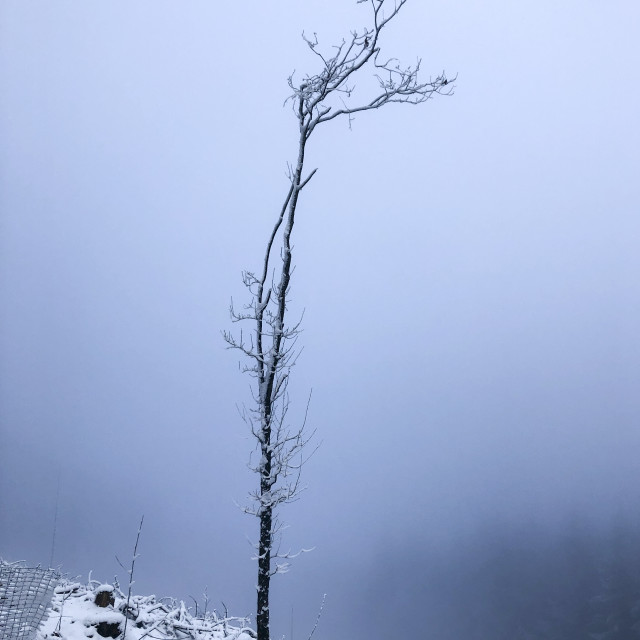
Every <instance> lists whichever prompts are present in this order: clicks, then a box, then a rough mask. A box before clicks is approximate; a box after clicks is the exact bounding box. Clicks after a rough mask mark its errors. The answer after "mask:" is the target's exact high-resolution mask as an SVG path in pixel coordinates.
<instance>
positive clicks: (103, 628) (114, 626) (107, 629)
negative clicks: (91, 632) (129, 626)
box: [96, 622, 120, 638]
mask: <svg viewBox="0 0 640 640" xmlns="http://www.w3.org/2000/svg"><path fill="white" fill-rule="evenodd" d="M96 631H97V632H98V634H99V635H101V636H102V637H103V638H118V637H119V636H120V625H119V624H118V623H117V622H100V623H99V624H98V625H97V626H96Z"/></svg>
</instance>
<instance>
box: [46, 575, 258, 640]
mask: <svg viewBox="0 0 640 640" xmlns="http://www.w3.org/2000/svg"><path fill="white" fill-rule="evenodd" d="M101 591H110V592H112V593H113V596H114V604H113V605H110V604H109V605H107V606H106V607H99V606H98V605H96V604H95V597H96V594H98V593H100V592H101ZM125 613H126V616H125ZM125 620H126V637H125V638H123V636H122V632H123V631H124V629H125ZM247 623H248V621H247V620H246V619H244V618H222V617H218V615H217V612H215V611H212V612H205V614H204V615H198V616H196V615H195V614H194V613H193V612H192V611H191V610H190V609H188V608H187V607H185V604H184V603H183V602H176V601H175V600H172V599H167V598H163V599H161V600H157V599H156V597H155V596H131V599H130V601H129V608H128V609H127V597H126V595H125V594H123V593H122V592H121V591H120V589H119V588H118V587H117V586H115V587H114V586H113V585H110V584H100V583H98V582H96V581H90V582H89V584H87V585H83V584H80V583H78V582H63V583H61V584H60V585H59V586H58V587H57V588H56V590H55V592H54V597H53V600H52V610H51V612H50V614H49V616H48V618H46V620H45V621H44V622H43V623H42V625H41V626H40V629H39V631H38V633H37V635H36V640H87V639H92V638H93V639H94V640H101V638H102V637H103V636H101V634H100V632H102V633H106V632H107V631H108V630H109V629H114V628H116V627H117V628H116V632H117V631H119V634H118V638H119V640H143V639H144V638H147V639H148V640H165V639H169V638H170V639H172V640H175V639H179V638H191V639H192V640H253V639H254V638H255V632H254V631H253V630H252V629H250V628H248V627H247ZM101 625H102V626H101ZM109 625H116V627H114V626H111V627H109Z"/></svg>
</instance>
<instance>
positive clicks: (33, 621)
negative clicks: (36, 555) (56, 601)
mask: <svg viewBox="0 0 640 640" xmlns="http://www.w3.org/2000/svg"><path fill="white" fill-rule="evenodd" d="M59 579H60V575H59V574H58V573H57V572H56V571H54V570H53V569H41V568H40V567H21V566H17V565H15V564H7V563H2V562H0V639H1V640H32V639H33V638H34V637H35V634H36V631H37V630H38V627H39V626H40V623H41V622H42V620H43V618H44V615H45V613H46V612H47V609H48V608H49V605H50V604H51V598H52V596H53V590H54V589H55V587H56V585H57V583H58V580H59Z"/></svg>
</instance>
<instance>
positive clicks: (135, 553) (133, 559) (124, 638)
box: [116, 515, 144, 640]
mask: <svg viewBox="0 0 640 640" xmlns="http://www.w3.org/2000/svg"><path fill="white" fill-rule="evenodd" d="M143 522H144V515H143V516H142V517H141V518H140V526H139V527H138V535H137V536H136V544H135V546H134V547H133V556H132V557H131V569H129V590H128V591H127V604H126V605H125V609H124V614H125V615H124V631H123V632H122V640H127V623H128V622H129V611H130V609H129V605H130V602H131V587H132V586H133V570H134V569H135V566H136V559H137V558H138V543H139V542H140V533H142V523H143ZM116 559H117V558H116ZM118 562H120V560H118ZM121 566H122V565H121ZM123 568H124V567H123Z"/></svg>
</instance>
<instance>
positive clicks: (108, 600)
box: [94, 585, 115, 637]
mask: <svg viewBox="0 0 640 640" xmlns="http://www.w3.org/2000/svg"><path fill="white" fill-rule="evenodd" d="M94 602H95V603H96V605H97V606H98V607H102V608H103V609H104V608H105V607H108V606H109V605H111V606H112V607H113V605H114V603H115V598H114V597H113V587H110V586H109V585H104V586H103V587H100V588H99V589H98V590H97V591H96V597H95V600H94ZM105 637H106V636H105Z"/></svg>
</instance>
